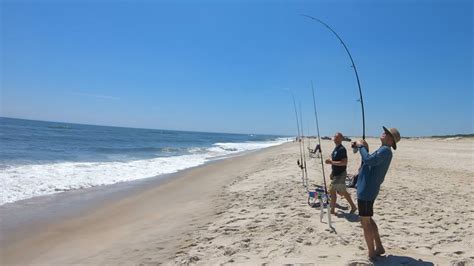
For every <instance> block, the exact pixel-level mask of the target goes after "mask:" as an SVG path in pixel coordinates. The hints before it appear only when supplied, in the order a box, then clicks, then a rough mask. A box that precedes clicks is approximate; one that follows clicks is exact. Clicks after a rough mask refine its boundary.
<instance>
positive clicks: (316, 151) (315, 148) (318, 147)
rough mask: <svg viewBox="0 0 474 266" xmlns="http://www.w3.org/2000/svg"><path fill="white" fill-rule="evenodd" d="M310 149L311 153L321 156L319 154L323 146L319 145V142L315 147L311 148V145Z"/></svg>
mask: <svg viewBox="0 0 474 266" xmlns="http://www.w3.org/2000/svg"><path fill="white" fill-rule="evenodd" d="M308 149H309V153H310V155H313V156H316V157H317V158H319V155H320V154H321V146H319V144H317V145H316V147H314V149H310V148H309V147H308Z"/></svg>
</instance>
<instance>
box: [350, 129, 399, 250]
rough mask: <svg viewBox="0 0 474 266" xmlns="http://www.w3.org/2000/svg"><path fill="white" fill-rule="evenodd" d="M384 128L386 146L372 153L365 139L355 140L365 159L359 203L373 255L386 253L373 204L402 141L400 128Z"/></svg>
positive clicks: (383, 134)
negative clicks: (394, 153)
mask: <svg viewBox="0 0 474 266" xmlns="http://www.w3.org/2000/svg"><path fill="white" fill-rule="evenodd" d="M383 130H384V132H383V133H382V135H381V136H380V141H381V142H382V146H381V147H380V148H379V149H378V150H376V151H375V152H374V153H372V154H369V152H368V148H367V147H368V145H367V142H366V141H365V140H359V141H357V142H355V143H354V144H353V145H355V146H356V147H357V148H358V150H359V152H360V156H361V159H362V162H363V164H362V169H361V171H360V172H359V178H358V180H357V205H358V207H359V216H360V222H361V224H362V228H363V229H364V237H365V242H366V243H367V248H368V250H369V258H370V259H374V258H375V256H378V255H382V254H384V253H385V249H384V247H383V245H382V241H381V240H380V235H379V230H378V227H377V224H376V223H375V221H374V220H373V219H372V216H373V215H374V210H373V206H374V202H375V199H376V198H377V195H378V194H379V190H380V185H381V184H382V183H383V181H384V179H385V174H386V173H387V171H388V168H389V166H390V162H391V161H392V149H391V148H390V147H392V148H393V149H394V150H396V149H397V142H399V141H400V132H398V130H397V129H396V128H390V129H387V128H386V127H383Z"/></svg>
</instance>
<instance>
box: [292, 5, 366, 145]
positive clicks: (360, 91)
mask: <svg viewBox="0 0 474 266" xmlns="http://www.w3.org/2000/svg"><path fill="white" fill-rule="evenodd" d="M301 16H303V17H307V18H309V19H312V20H314V21H317V22H319V23H321V24H322V25H324V26H326V28H328V29H329V30H330V31H331V32H332V33H334V35H336V37H337V38H338V39H339V41H340V42H341V44H342V46H344V49H345V50H346V52H347V55H349V59H350V60H351V63H352V66H351V67H352V68H353V69H354V73H355V76H356V79H357V86H358V87H359V96H360V104H361V107H362V139H365V112H364V99H363V98H362V89H361V87H360V80H359V74H358V73H357V68H356V65H355V63H354V60H353V59H352V55H351V53H350V52H349V49H348V48H347V45H346V44H345V43H344V41H343V40H342V38H341V37H339V34H337V33H336V31H334V30H333V29H332V28H331V27H329V25H328V24H326V23H324V22H323V21H322V20H320V19H318V18H315V17H312V16H309V15H305V14H301Z"/></svg>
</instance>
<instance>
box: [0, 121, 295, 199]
mask: <svg viewBox="0 0 474 266" xmlns="http://www.w3.org/2000/svg"><path fill="white" fill-rule="evenodd" d="M286 141H287V138H286V137H284V136H274V135H257V134H255V135H254V134H225V133H205V132H187V131H173V130H157V129H137V128H123V127H109V126H93V125H82V124H71V123H59V122H44V121H33V120H24V119H12V118H1V117H0V151H1V152H0V180H1V184H0V185H1V190H0V191H1V193H2V195H1V201H0V205H3V204H5V203H11V202H15V201H19V200H23V199H28V198H32V197H37V196H42V195H48V194H53V193H59V192H64V191H69V190H76V189H84V188H88V187H94V186H101V185H108V184H114V183H119V182H126V181H132V180H138V179H143V178H150V177H157V176H161V175H165V174H170V173H175V172H177V171H180V170H184V169H187V168H190V167H195V166H199V165H202V164H204V163H206V162H210V161H213V160H217V159H222V158H227V157H231V156H236V155H239V154H242V153H243V152H246V151H252V150H258V149H262V148H266V147H270V146H274V145H279V144H282V143H284V142H286Z"/></svg>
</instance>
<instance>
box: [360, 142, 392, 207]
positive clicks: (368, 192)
mask: <svg viewBox="0 0 474 266" xmlns="http://www.w3.org/2000/svg"><path fill="white" fill-rule="evenodd" d="M359 151H360V156H361V157H362V162H363V163H364V164H363V165H362V169H361V171H360V173H359V178H358V179H357V198H358V199H360V200H370V201H374V200H375V199H376V198H377V195H378V194H379V190H380V185H381V184H382V183H383V181H384V179H385V174H386V173H387V171H388V167H389V166H390V162H391V161H392V149H391V148H390V147H389V146H381V147H380V148H379V149H378V150H376V151H375V152H374V153H372V154H369V151H368V150H367V148H366V147H364V146H362V147H359Z"/></svg>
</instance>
